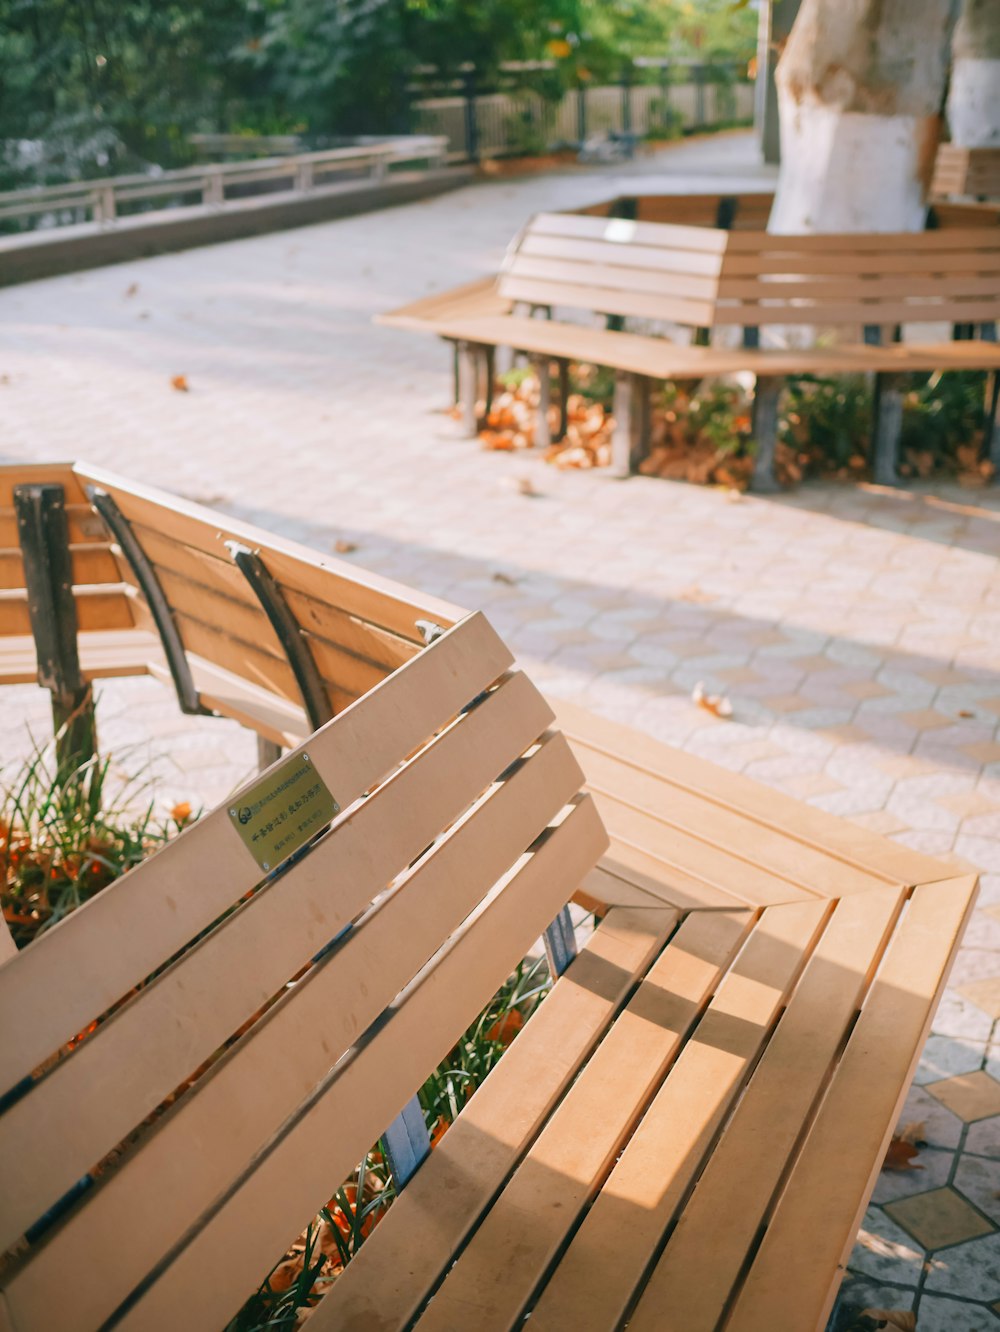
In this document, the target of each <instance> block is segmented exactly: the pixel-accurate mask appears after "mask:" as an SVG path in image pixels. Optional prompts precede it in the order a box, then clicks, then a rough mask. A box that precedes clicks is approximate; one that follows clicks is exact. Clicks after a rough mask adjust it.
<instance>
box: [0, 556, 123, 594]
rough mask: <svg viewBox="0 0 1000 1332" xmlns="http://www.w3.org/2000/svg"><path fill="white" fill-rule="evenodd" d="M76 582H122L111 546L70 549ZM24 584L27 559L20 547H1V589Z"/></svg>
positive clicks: (20, 586)
mask: <svg viewBox="0 0 1000 1332" xmlns="http://www.w3.org/2000/svg"><path fill="white" fill-rule="evenodd" d="M70 559H71V562H72V567H73V582H74V583H91V584H96V583H120V582H121V581H122V578H121V575H120V573H119V572H118V565H117V563H116V561H115V557H114V556H113V555H112V554H111V551H110V548H108V547H104V548H102V547H100V546H77V547H71V548H70ZM23 587H24V562H23V560H22V559H21V552H20V551H19V550H0V588H23Z"/></svg>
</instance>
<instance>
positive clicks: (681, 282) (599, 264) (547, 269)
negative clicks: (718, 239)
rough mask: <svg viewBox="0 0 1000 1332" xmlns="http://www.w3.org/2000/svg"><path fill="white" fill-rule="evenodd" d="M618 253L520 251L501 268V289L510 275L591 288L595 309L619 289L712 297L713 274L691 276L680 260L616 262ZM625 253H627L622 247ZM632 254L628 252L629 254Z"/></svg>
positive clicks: (691, 297) (705, 298)
mask: <svg viewBox="0 0 1000 1332" xmlns="http://www.w3.org/2000/svg"><path fill="white" fill-rule="evenodd" d="M618 253H622V251H621V250H620V249H619V250H618V252H617V253H612V254H602V255H600V257H599V258H596V259H595V260H594V261H593V262H586V261H584V262H581V261H580V259H579V258H578V257H576V256H572V257H571V256H569V255H564V256H562V257H560V258H550V257H548V256H545V257H540V256H537V255H533V254H525V253H522V252H519V253H518V254H517V255H516V257H515V258H514V259H512V260H511V261H510V263H509V264H508V266H507V268H506V269H505V271H504V277H503V280H502V282H501V291H502V290H503V289H504V284H505V283H507V282H508V281H509V280H510V279H511V278H515V277H516V278H528V279H532V278H537V279H539V280H541V281H544V282H552V283H560V284H561V283H563V282H565V283H569V284H573V285H574V287H575V288H577V289H579V288H582V287H588V288H591V289H592V292H593V294H592V300H593V301H594V302H595V305H596V308H597V309H603V308H604V306H603V305H602V304H601V302H602V300H604V301H608V300H610V301H611V302H612V303H613V302H614V301H615V299H616V297H617V294H618V293H620V292H633V291H641V292H654V293H656V294H658V295H660V296H666V297H684V298H685V299H687V300H693V301H711V300H714V298H715V292H716V286H717V280H716V279H715V278H714V277H711V278H709V277H697V276H693V275H692V274H691V273H690V272H689V271H688V270H687V268H686V266H685V265H683V264H681V263H676V264H675V266H674V268H673V269H671V268H669V267H667V265H666V264H663V265H662V266H657V267H655V268H652V270H651V271H650V270H649V269H645V268H636V266H635V264H619V263H618ZM624 253H629V252H628V251H624ZM630 257H631V256H630Z"/></svg>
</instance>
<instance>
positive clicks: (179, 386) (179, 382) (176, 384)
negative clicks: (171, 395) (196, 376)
mask: <svg viewBox="0 0 1000 1332" xmlns="http://www.w3.org/2000/svg"><path fill="white" fill-rule="evenodd" d="M170 387H171V388H172V389H176V390H177V392H178V393H187V392H189V389H188V382H187V375H174V376H173V378H172V379H171V381H170Z"/></svg>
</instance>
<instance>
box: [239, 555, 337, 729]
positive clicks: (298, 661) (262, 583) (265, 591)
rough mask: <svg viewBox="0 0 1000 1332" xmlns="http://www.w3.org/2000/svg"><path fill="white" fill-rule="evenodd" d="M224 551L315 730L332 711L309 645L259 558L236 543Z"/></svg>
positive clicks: (329, 716)
mask: <svg viewBox="0 0 1000 1332" xmlns="http://www.w3.org/2000/svg"><path fill="white" fill-rule="evenodd" d="M226 549H227V550H228V551H229V553H230V555H231V556H232V557H233V563H234V564H235V565H236V567H237V568H238V569H239V571H240V573H241V574H242V575H243V577H244V578H245V579H246V580H247V582H248V583H249V584H250V588H251V590H252V591H253V594H254V596H255V597H256V598H257V600H258V601H259V602H260V605H261V609H262V610H263V612H264V614H265V615H266V616H267V618H268V620H269V621H270V623H271V628H272V629H273V630H274V632H275V633H276V634H277V636H278V642H279V643H280V644H281V647H282V650H283V651H284V653H285V656H286V658H287V659H288V664H289V666H290V667H291V668H292V674H293V675H294V676H295V682H296V684H297V685H298V687H299V692H300V693H301V695H302V703H303V706H304V707H305V710H306V716H307V717H308V719H309V728H310V730H312V731H318V730H319V728H320V727H321V726H325V725H326V723H327V722H328V721H329V720H330V719H331V717H332V716H333V708H332V707H331V706H330V699H329V697H328V696H327V692H326V688H325V686H324V684H323V680H322V678H321V676H320V673H319V671H318V670H317V669H316V663H315V661H314V660H313V656H312V653H311V652H310V651H309V645H308V644H307V642H306V640H305V639H304V638H303V636H302V630H301V629H300V628H299V624H298V621H297V620H296V619H295V617H294V615H293V614H292V612H291V611H290V610H289V609H288V605H287V603H286V602H285V598H284V597H283V596H282V593H281V588H280V587H279V586H278V584H277V583H276V582H275V580H274V578H273V577H272V576H271V574H270V572H269V570H268V569H267V567H266V566H265V564H264V562H263V560H262V559H261V558H260V555H259V554H258V553H257V552H256V551H253V550H250V549H249V547H248V546H244V545H241V544H240V542H238V541H227V542H226Z"/></svg>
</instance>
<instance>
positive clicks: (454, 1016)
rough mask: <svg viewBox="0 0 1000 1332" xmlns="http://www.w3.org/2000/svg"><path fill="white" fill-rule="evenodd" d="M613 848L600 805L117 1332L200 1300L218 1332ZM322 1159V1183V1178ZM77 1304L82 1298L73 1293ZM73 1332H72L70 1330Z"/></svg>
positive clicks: (578, 811) (512, 887) (540, 863)
mask: <svg viewBox="0 0 1000 1332" xmlns="http://www.w3.org/2000/svg"><path fill="white" fill-rule="evenodd" d="M604 845H605V837H604V833H603V830H602V828H601V825H600V821H599V820H598V818H597V815H596V812H595V810H594V807H593V804H592V802H591V801H590V799H589V797H583V798H582V800H581V801H580V803H579V804H577V805H576V806H575V807H574V808H573V811H572V813H570V815H569V816H568V817H567V818H566V819H564V820H563V822H562V823H561V824H560V825H559V827H558V828H557V829H556V830H555V831H554V832H553V834H552V835H551V836H550V837H548V838H547V839H545V840H544V841H542V842H541V843H540V845H539V847H538V849H537V850H535V851H534V852H533V853H532V855H531V856H530V857H529V858H528V859H527V861H526V862H525V863H524V865H523V866H522V867H521V868H519V869H518V870H517V872H516V873H515V874H514V876H513V877H512V878H511V879H510V880H509V881H508V882H507V883H506V885H505V886H504V888H503V890H502V891H499V892H497V893H496V895H495V896H493V897H491V898H489V899H488V900H487V902H486V904H485V905H484V907H483V908H482V910H481V911H480V912H479V913H478V914H477V915H476V916H475V917H474V918H472V919H470V921H469V922H468V924H467V926H466V927H465V928H464V929H463V931H462V932H461V933H460V934H458V935H456V936H455V937H454V938H453V939H452V940H451V941H450V942H449V944H448V945H447V946H446V947H445V949H444V950H442V953H441V954H440V955H439V956H438V958H436V959H435V961H434V963H433V964H431V965H429V966H428V967H427V968H426V970H425V972H424V973H423V974H422V975H421V976H420V977H418V978H417V980H416V981H415V983H414V985H413V987H412V989H411V991H410V992H409V993H408V994H407V995H405V996H403V997H402V998H401V1000H400V1001H399V1004H398V1006H397V1007H396V1008H395V1009H394V1011H393V1012H392V1014H391V1016H390V1018H389V1020H388V1021H387V1022H386V1023H385V1024H384V1025H383V1026H382V1027H381V1028H380V1029H379V1030H378V1031H377V1033H376V1034H375V1035H374V1036H373V1037H372V1039H371V1040H370V1041H368V1042H367V1043H366V1044H365V1045H364V1046H363V1047H361V1048H359V1049H358V1050H357V1051H356V1052H354V1053H353V1055H352V1057H351V1058H350V1059H349V1060H348V1061H345V1063H344V1064H343V1065H342V1066H340V1067H339V1068H338V1069H337V1070H335V1072H334V1073H333V1074H332V1075H331V1078H330V1080H329V1084H328V1086H325V1087H324V1088H322V1089H321V1090H320V1091H319V1092H318V1093H317V1096H316V1098H315V1100H313V1101H312V1102H311V1103H310V1104H308V1105H307V1106H306V1107H304V1109H303V1112H302V1113H301V1115H300V1117H299V1118H297V1119H296V1120H295V1121H294V1122H293V1123H292V1124H290V1125H289V1126H288V1127H287V1128H286V1130H285V1131H284V1133H283V1134H282V1135H281V1137H280V1138H278V1139H276V1140H275V1141H274V1143H273V1144H272V1145H271V1146H270V1148H269V1149H268V1150H266V1151H265V1152H264V1153H262V1154H261V1158H260V1160H259V1163H258V1164H257V1167H256V1169H253V1170H251V1171H250V1172H248V1174H247V1175H246V1177H245V1180H244V1181H243V1182H242V1183H241V1184H240V1185H239V1186H236V1187H234V1189H233V1190H232V1191H231V1192H230V1193H229V1194H228V1195H227V1196H226V1198H225V1199H224V1200H222V1201H220V1204H219V1206H218V1207H217V1209H215V1210H214V1211H213V1212H212V1214H211V1215H210V1216H208V1217H206V1219H205V1222H204V1224H203V1225H202V1226H201V1228H200V1229H199V1230H198V1231H197V1233H196V1234H195V1235H194V1236H193V1237H192V1239H191V1241H190V1243H189V1244H188V1245H187V1246H186V1247H185V1248H184V1249H183V1250H182V1251H181V1252H180V1253H179V1254H178V1255H177V1257H176V1258H175V1259H174V1261H173V1262H171V1263H170V1264H169V1266H168V1267H167V1268H166V1270H165V1271H164V1272H163V1275H162V1276H160V1277H159V1279H158V1280H156V1281H155V1282H154V1284H153V1285H152V1286H151V1287H150V1288H149V1290H148V1291H147V1292H146V1293H145V1294H144V1295H143V1296H142V1297H140V1298H139V1299H138V1301H137V1302H136V1303H135V1304H134V1305H133V1306H132V1307H131V1308H130V1309H129V1310H128V1311H127V1312H126V1313H125V1314H124V1315H123V1317H122V1318H121V1319H120V1320H119V1321H118V1322H116V1323H115V1324H114V1326H115V1327H116V1328H121V1329H122V1332H175V1330H176V1326H177V1323H176V1311H177V1308H178V1305H179V1303H183V1304H187V1302H188V1295H189V1293H190V1292H191V1291H194V1290H197V1291H198V1296H199V1298H198V1302H197V1303H198V1307H197V1309H192V1311H191V1318H190V1322H189V1326H190V1328H191V1332H217V1329H218V1328H219V1327H220V1326H222V1325H223V1324H224V1323H225V1320H226V1318H227V1317H228V1316H229V1315H230V1314H231V1311H232V1309H233V1308H235V1307H236V1306H237V1305H238V1304H239V1302H240V1300H241V1299H243V1298H245V1297H246V1296H247V1295H249V1294H250V1293H251V1291H252V1290H253V1289H254V1288H255V1286H256V1284H257V1282H258V1281H259V1280H260V1274H261V1272H262V1271H265V1270H266V1269H267V1265H268V1263H269V1262H271V1261H273V1260H274V1256H275V1248H276V1244H275V1241H276V1239H278V1237H279V1236H284V1237H285V1239H284V1241H282V1240H280V1239H278V1245H279V1246H280V1244H281V1243H282V1242H287V1241H289V1240H291V1239H292V1238H293V1237H294V1235H295V1234H296V1233H297V1232H298V1231H299V1230H300V1229H301V1227H302V1226H303V1225H304V1224H305V1223H306V1222H307V1221H308V1220H309V1218H310V1217H311V1216H313V1215H314V1214H315V1212H316V1211H317V1209H318V1208H319V1207H320V1206H322V1205H323V1204H324V1203H325V1201H326V1199H327V1198H328V1196H329V1193H330V1188H331V1182H332V1181H337V1180H341V1179H344V1178H346V1176H347V1175H348V1174H349V1172H350V1171H351V1169H352V1168H353V1166H354V1165H355V1163H356V1162H357V1161H358V1160H359V1159H360V1158H361V1157H362V1156H363V1155H364V1153H365V1152H366V1151H367V1150H368V1148H369V1146H370V1145H371V1144H372V1141H373V1139H374V1138H375V1137H376V1136H377V1134H378V1133H379V1132H381V1130H380V1129H375V1130H374V1132H373V1127H374V1125H376V1124H382V1125H384V1124H387V1123H388V1122H389V1121H390V1120H391V1119H392V1117H393V1116H394V1115H396V1114H398V1112H399V1111H400V1109H401V1108H402V1107H403V1105H404V1104H405V1103H406V1101H407V1100H408V1099H409V1098H410V1096H411V1095H412V1094H413V1093H414V1091H415V1090H416V1089H417V1088H418V1087H419V1086H420V1085H421V1083H422V1082H423V1080H424V1078H425V1076H426V1072H427V1070H428V1069H429V1068H432V1067H434V1065H435V1064H436V1063H438V1062H439V1061H440V1060H441V1059H442V1058H444V1056H445V1055H446V1054H447V1052H448V1050H450V1049H451V1047H452V1046H453V1045H454V1043H455V1041H456V1040H457V1039H458V1037H459V1036H460V1035H461V1033H462V1031H463V1030H464V1029H465V1026H466V1025H467V1020H468V1017H467V1015H468V1014H469V1013H470V1012H472V1013H474V1012H476V1011H477V1010H478V1009H481V1008H482V1006H483V1005H484V1004H486V1003H487V1002H488V1000H489V999H490V997H491V996H492V995H493V994H495V992H496V990H497V989H498V988H499V986H500V985H501V984H502V983H503V981H504V979H505V978H506V977H507V976H508V975H509V974H510V972H511V970H512V969H513V967H514V966H515V965H516V964H517V962H518V961H519V960H520V959H521V958H522V957H523V956H524V954H525V952H526V951H527V949H528V948H529V947H530V945H531V943H532V940H533V939H535V938H537V937H538V935H539V934H540V932H541V931H542V930H543V929H544V928H545V926H546V925H547V924H548V922H549V921H550V920H551V919H552V917H553V916H554V915H555V913H556V912H557V911H558V910H559V908H560V906H561V904H562V903H563V902H565V900H566V898H567V896H568V895H569V894H570V893H571V892H572V887H573V885H574V882H575V881H576V880H578V879H579V878H580V877H581V876H582V875H583V874H584V873H585V871H586V869H587V868H588V867H589V865H590V864H591V863H592V861H593V859H594V858H595V857H596V856H597V855H599V854H600V852H601V849H602V848H603V846H604ZM319 1156H321V1157H322V1160H323V1166H324V1168H323V1171H322V1172H318V1171H317V1170H316V1161H317V1159H318V1157H319ZM66 1298H67V1299H70V1300H71V1299H72V1292H71V1291H69V1290H68V1288H67V1290H66ZM67 1332H69V1329H67Z"/></svg>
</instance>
